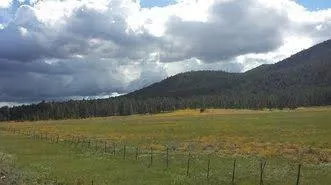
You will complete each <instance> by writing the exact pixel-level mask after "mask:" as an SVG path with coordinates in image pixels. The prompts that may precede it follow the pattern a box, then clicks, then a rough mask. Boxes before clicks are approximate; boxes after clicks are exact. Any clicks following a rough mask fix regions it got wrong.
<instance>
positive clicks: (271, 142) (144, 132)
mask: <svg viewBox="0 0 331 185" xmlns="http://www.w3.org/2000/svg"><path fill="white" fill-rule="evenodd" d="M0 129H1V131H0V133H1V135H0V157H1V155H2V156H3V157H2V160H1V161H2V164H3V165H4V166H7V168H10V169H14V170H16V171H17V173H18V174H21V176H22V177H21V178H20V179H21V181H24V182H25V183H26V184H42V183H44V184H51V183H54V184H92V180H93V183H94V184H231V181H232V175H233V174H232V173H233V162H234V159H236V160H237V161H236V171H235V184H238V185H239V184H247V185H250V184H252V185H253V184H259V181H260V161H261V160H266V161H267V165H266V168H265V171H264V175H263V177H264V184H265V185H266V184H270V185H274V184H279V185H287V184H293V185H295V184H296V180H297V171H298V164H302V171H301V175H300V177H301V179H300V184H306V185H314V184H316V185H328V184H330V183H331V176H330V172H331V166H330V159H331V146H330V141H331V108H330V107H319V108H306V109H298V110H281V111H280V110H272V111H250V110H208V111H207V112H206V113H202V114H201V113H199V111H195V110H183V111H178V112H175V113H164V114H158V115H134V116H127V117H110V118H95V119H84V120H64V121H40V122H24V123H17V122H11V123H3V124H0ZM13 130H14V131H15V134H14V133H13ZM46 135H47V136H46ZM40 136H41V137H42V138H44V139H36V137H39V138H40ZM46 137H48V138H47V140H46ZM57 139H58V142H55V140H57ZM114 144H115V155H114V154H113V148H114ZM137 147H138V151H139V152H138V154H139V155H138V160H136V156H137V155H136V150H137ZM151 148H152V151H151ZM167 148H169V150H168V151H169V160H168V161H169V167H168V168H167V165H166V163H167V162H166V161H167V160H166V158H167V157H166V151H167V150H166V149H167ZM1 153H2V154H1ZM124 153H125V154H124ZM151 153H152V155H150V154H151ZM189 153H190V157H189ZM151 156H152V159H151ZM124 158H125V159H124ZM188 159H190V161H189V175H188V176H187V168H188ZM208 160H210V166H209V168H210V170H209V173H208ZM151 161H152V162H151ZM151 163H152V165H151ZM207 177H208V178H207ZM0 182H1V181H0ZM55 182H57V183H55ZM22 183H23V182H21V184H22ZM0 184H1V183H0Z"/></svg>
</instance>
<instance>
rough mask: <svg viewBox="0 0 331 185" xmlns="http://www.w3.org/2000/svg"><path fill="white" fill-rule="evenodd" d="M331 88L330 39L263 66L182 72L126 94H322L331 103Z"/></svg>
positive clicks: (291, 96)
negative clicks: (226, 70)
mask: <svg viewBox="0 0 331 185" xmlns="http://www.w3.org/2000/svg"><path fill="white" fill-rule="evenodd" d="M330 88H331V40H328V41H325V42H323V43H320V44H318V45H316V46H313V47H311V48H309V49H307V50H304V51H301V52H300V53H297V54H295V55H293V56H291V57H289V58H287V59H285V60H283V61H280V62H278V63H276V64H272V65H262V66H259V67H257V68H255V69H252V70H250V71H247V72H245V73H226V72H222V71H198V72H186V73H181V74H178V75H175V76H173V77H169V78H167V79H165V80H163V81H161V82H159V83H155V84H153V85H151V86H149V87H146V88H143V89H141V90H138V91H135V92H132V93H130V94H128V95H127V97H136V98H151V97H182V98H187V97H192V96H201V95H204V96H210V95H222V96H239V95H240V96H249V97H251V96H256V95H262V96H275V97H280V96H283V97H285V98H297V96H307V98H308V97H309V98H312V97H310V96H315V95H313V94H316V93H321V94H323V95H325V98H321V101H318V104H330V103H331V100H330V96H331V89H330ZM238 98H239V97H238ZM316 103H317V102H316ZM301 104H305V103H301Z"/></svg>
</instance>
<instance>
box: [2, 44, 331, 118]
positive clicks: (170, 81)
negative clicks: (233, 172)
mask: <svg viewBox="0 0 331 185" xmlns="http://www.w3.org/2000/svg"><path fill="white" fill-rule="evenodd" d="M319 105H331V40H328V41H325V42H323V43H320V44H318V45H316V46H314V47H312V48H309V49H307V50H304V51H302V52H300V53H297V54H295V55H293V56H291V57H289V58H287V59H285V60H283V61H281V62H278V63H276V64H273V65H262V66H260V67H257V68H255V69H252V70H250V71H247V72H245V73H226V72H222V71H198V72H187V73H181V74H178V75H175V76H173V77H169V78H167V79H165V80H163V81H161V82H159V83H155V84H153V85H151V86H148V87H146V88H143V89H141V90H138V91H135V92H132V93H130V94H127V95H124V96H120V97H116V98H108V99H99V100H82V101H74V100H70V101H67V102H41V103H39V104H33V105H22V106H18V107H12V108H9V107H2V108H0V121H8V120H19V121H22V120H47V119H72V118H75V119H77V118H88V117H100V116H102V117H104V116H114V115H131V114H146V113H160V112H169V111H174V110H178V109H186V108H191V109H196V108H200V109H201V110H203V109H204V108H237V109H262V108H285V107H289V108H296V107H298V106H319Z"/></svg>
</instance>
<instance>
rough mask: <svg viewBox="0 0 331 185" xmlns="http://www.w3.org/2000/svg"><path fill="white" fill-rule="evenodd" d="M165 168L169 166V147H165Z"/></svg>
mask: <svg viewBox="0 0 331 185" xmlns="http://www.w3.org/2000/svg"><path fill="white" fill-rule="evenodd" d="M166 160H167V161H166V163H167V169H168V168H169V147H167V156H166Z"/></svg>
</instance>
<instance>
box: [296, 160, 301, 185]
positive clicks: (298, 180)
mask: <svg viewBox="0 0 331 185" xmlns="http://www.w3.org/2000/svg"><path fill="white" fill-rule="evenodd" d="M300 173H301V164H299V167H298V177H297V183H296V185H299V183H300Z"/></svg>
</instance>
